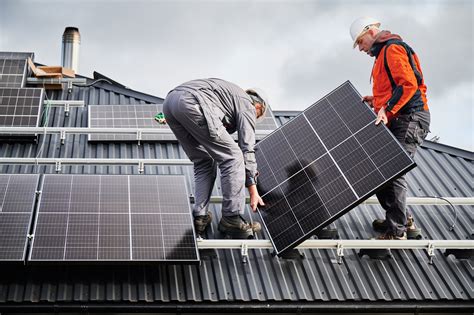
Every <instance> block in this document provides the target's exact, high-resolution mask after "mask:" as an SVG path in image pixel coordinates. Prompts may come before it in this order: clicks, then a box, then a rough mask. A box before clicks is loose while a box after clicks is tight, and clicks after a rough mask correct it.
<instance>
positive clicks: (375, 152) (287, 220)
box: [256, 81, 415, 254]
mask: <svg viewBox="0 0 474 315" xmlns="http://www.w3.org/2000/svg"><path fill="white" fill-rule="evenodd" d="M375 118H376V116H375V114H374V113H373V111H372V110H371V109H370V108H369V107H368V106H367V105H366V104H364V103H363V102H362V101H361V96H360V94H359V93H358V92H357V91H356V90H355V88H354V87H353V85H352V84H351V83H350V82H349V81H347V82H345V83H344V84H342V85H341V86H340V87H338V88H337V89H335V90H334V91H332V92H331V93H329V94H328V95H326V96H325V97H323V98H322V99H321V100H319V101H318V102H316V103H315V104H313V105H312V106H311V107H309V108H307V109H306V110H305V111H303V112H302V113H301V114H300V115H299V116H297V117H295V118H294V119H293V120H291V121H289V122H288V123H287V124H285V125H284V126H282V127H280V128H279V129H278V130H276V131H275V132H273V133H272V134H270V135H269V136H267V137H266V138H265V139H263V140H262V141H260V142H259V143H258V144H257V146H256V148H257V149H256V158H257V164H258V166H259V171H260V176H259V180H258V182H259V184H258V187H259V191H260V192H261V195H262V197H263V200H264V201H265V203H266V207H264V208H262V209H259V214H260V216H261V218H262V221H263V223H264V226H265V227H266V230H267V232H268V234H269V236H270V238H271V240H272V243H273V246H274V248H275V251H276V253H277V254H282V253H283V252H284V251H285V250H288V249H291V248H293V247H295V246H296V245H298V244H299V243H301V242H302V241H304V240H305V239H306V238H308V237H310V236H311V235H313V234H314V232H316V231H318V230H320V229H322V228H323V227H325V226H327V225H328V224H330V223H331V222H333V221H334V220H336V219H337V218H338V217H340V216H341V215H343V214H344V213H346V212H347V211H349V210H350V209H352V208H354V207H355V206H357V205H358V204H359V203H361V202H362V201H364V200H365V199H367V198H368V197H369V196H371V195H372V194H373V193H374V192H375V190H376V189H377V188H379V187H380V186H382V185H383V184H384V183H386V182H387V181H389V180H391V179H393V178H395V177H397V176H400V175H401V174H403V173H405V172H407V171H408V170H410V169H411V168H413V167H415V163H414V161H413V160H412V159H411V158H410V156H409V155H408V154H407V153H406V152H405V151H404V149H403V148H402V147H401V145H400V144H399V143H398V141H397V140H396V139H395V138H394V136H393V135H392V133H391V132H390V131H389V130H388V129H387V128H386V127H385V126H384V125H383V124H380V125H378V126H376V125H375V124H374V122H375Z"/></svg>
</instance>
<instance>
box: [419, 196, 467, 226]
mask: <svg viewBox="0 0 474 315" xmlns="http://www.w3.org/2000/svg"><path fill="white" fill-rule="evenodd" d="M419 197H422V198H434V199H441V200H443V201H446V202H447V203H448V204H449V206H450V207H451V209H453V212H454V219H453V223H452V224H451V225H450V226H449V230H450V231H454V226H455V225H456V221H457V219H458V212H457V211H456V208H455V207H454V205H453V204H452V203H451V202H450V201H449V200H448V199H446V198H443V197H438V196H419Z"/></svg>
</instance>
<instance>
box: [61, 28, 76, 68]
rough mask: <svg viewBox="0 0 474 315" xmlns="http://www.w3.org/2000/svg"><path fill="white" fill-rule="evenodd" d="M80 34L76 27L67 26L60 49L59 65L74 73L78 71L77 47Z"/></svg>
mask: <svg viewBox="0 0 474 315" xmlns="http://www.w3.org/2000/svg"><path fill="white" fill-rule="evenodd" d="M80 44H81V34H79V29H78V28H77V27H71V26H68V27H66V29H65V30H64V33H63V44H62V49H61V65H62V66H63V67H64V68H69V69H73V70H74V72H75V73H77V72H78V69H79V46H80Z"/></svg>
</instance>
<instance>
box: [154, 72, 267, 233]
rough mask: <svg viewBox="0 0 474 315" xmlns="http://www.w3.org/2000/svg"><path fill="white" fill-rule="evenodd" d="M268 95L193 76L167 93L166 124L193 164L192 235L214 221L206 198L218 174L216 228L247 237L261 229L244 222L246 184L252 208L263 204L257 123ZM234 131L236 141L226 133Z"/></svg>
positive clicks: (164, 108) (253, 224) (165, 105)
mask: <svg viewBox="0 0 474 315" xmlns="http://www.w3.org/2000/svg"><path fill="white" fill-rule="evenodd" d="M266 106H267V98H266V96H265V95H264V94H263V92H260V91H259V90H258V89H257V91H256V90H253V89H251V90H247V91H244V90H242V89H241V88H240V87H238V86H237V85H235V84H233V83H230V82H227V81H224V80H221V79H203V80H193V81H189V82H186V83H183V84H181V85H180V86H178V87H176V88H174V89H173V90H172V91H170V92H169V93H168V96H167V97H166V99H165V101H164V103H163V112H164V114H165V117H166V122H167V124H168V125H169V127H170V128H171V130H172V131H173V133H174V135H175V136H176V138H177V139H178V141H179V143H180V144H181V145H182V147H183V149H184V151H185V152H186V154H187V156H188V157H189V159H190V160H191V161H192V162H193V163H194V181H195V203H194V207H193V216H194V226H195V229H196V233H197V234H198V235H199V236H203V234H204V231H205V229H206V227H207V226H208V225H209V223H210V222H211V221H212V216H211V212H210V211H208V206H209V200H210V197H211V193H212V189H213V187H214V182H215V180H216V175H217V167H219V170H220V173H221V185H222V197H223V200H222V218H221V220H220V222H219V225H218V229H219V231H221V232H222V233H224V234H226V236H230V237H233V238H249V237H251V236H253V233H254V232H257V231H259V230H260V229H261V227H260V224H259V223H258V222H254V223H248V222H247V221H246V220H245V219H243V217H242V215H243V213H244V209H245V186H246V187H247V188H248V191H249V194H250V206H251V208H252V210H253V211H255V210H256V209H257V206H259V205H260V206H263V205H264V203H263V201H262V198H261V197H260V195H259V193H258V191H257V186H256V183H257V163H256V160H255V151H254V145H255V124H256V120H257V118H260V117H263V115H264V114H265V109H266ZM235 131H237V134H238V145H237V143H236V142H235V141H234V139H233V138H232V136H231V135H230V134H232V133H234V132H235Z"/></svg>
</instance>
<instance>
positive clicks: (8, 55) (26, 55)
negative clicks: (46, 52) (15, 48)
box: [0, 51, 35, 60]
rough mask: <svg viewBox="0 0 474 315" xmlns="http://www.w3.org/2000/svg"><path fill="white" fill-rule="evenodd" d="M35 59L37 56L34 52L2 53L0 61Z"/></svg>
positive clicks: (0, 52)
mask: <svg viewBox="0 0 474 315" xmlns="http://www.w3.org/2000/svg"><path fill="white" fill-rule="evenodd" d="M28 58H31V60H33V59H35V54H34V53H32V52H12V51H0V59H28Z"/></svg>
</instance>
